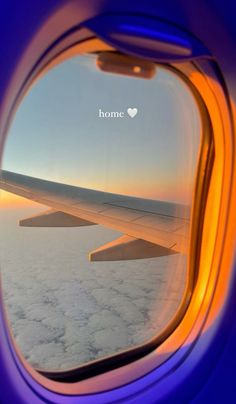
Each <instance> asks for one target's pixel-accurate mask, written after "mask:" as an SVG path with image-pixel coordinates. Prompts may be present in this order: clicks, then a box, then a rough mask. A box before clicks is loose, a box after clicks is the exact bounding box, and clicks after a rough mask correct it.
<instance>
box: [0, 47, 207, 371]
mask: <svg viewBox="0 0 236 404" xmlns="http://www.w3.org/2000/svg"><path fill="white" fill-rule="evenodd" d="M136 71H137V73H138V68H136ZM128 111H129V112H130V115H131V116H130V115H129V114H128ZM135 113H136V115H135ZM133 115H135V116H133ZM200 126H201V123H200V116H199V113H198V109H197V106H196V103H195V100H194V99H193V96H192V94H191V93H190V91H189V89H188V88H187V86H186V85H185V84H184V83H183V82H182V81H181V80H180V79H179V78H178V77H177V76H176V75H175V74H174V73H172V72H171V71H169V70H167V69H165V68H164V67H163V68H160V67H159V66H158V67H157V68H156V72H155V75H154V76H153V77H152V78H151V79H144V78H140V77H139V78H136V77H130V76H127V75H120V74H112V73H111V72H104V71H102V70H100V69H99V68H98V67H97V56H96V55H82V56H78V57H74V58H73V59H70V60H67V61H65V62H64V63H62V64H60V65H58V66H57V67H55V68H54V69H52V70H51V71H49V72H48V73H47V74H46V75H45V76H44V77H43V78H41V79H40V80H39V81H38V82H37V83H36V84H35V85H34V86H33V87H32V89H31V91H30V92H29V93H28V94H27V96H26V97H25V98H24V100H23V101H22V103H21V105H20V107H19V109H18V111H17V113H16V116H15V119H14V121H13V123H12V126H11V129H10V131H9V135H8V139H7V142H6V146H5V151H4V156H3V169H4V170H7V171H12V172H14V173H21V174H24V175H27V176H31V177H35V178H41V179H46V180H50V181H54V182H58V183H63V184H70V185H74V186H77V187H82V188H85V189H89V190H91V189H92V190H99V191H104V192H106V193H107V195H108V196H107V198H108V200H109V201H110V199H109V198H111V196H110V193H113V194H118V195H119V196H118V197H116V196H113V197H112V201H113V202H109V203H107V202H106V201H105V202H104V201H103V205H102V206H103V209H100V207H101V205H99V206H98V205H97V202H96V200H95V199H96V198H95V199H93V198H94V197H93V196H92V197H91V198H89V197H88V196H87V197H86V198H87V199H86V200H85V201H82V202H81V200H80V201H77V202H76V203H82V204H83V209H84V210H85V211H86V212H87V214H88V215H93V214H95V216H91V217H93V220H92V219H91V220H92V221H93V222H95V223H96V224H97V225H96V226H94V225H91V226H82V227H64V228H63V227H21V226H19V225H18V221H19V220H21V219H24V218H27V217H31V216H32V215H34V214H36V213H38V212H44V211H46V210H47V209H48V207H47V206H43V205H39V204H37V203H35V202H33V201H29V200H26V199H24V198H21V197H19V196H14V195H13V194H10V193H7V192H4V191H1V196H2V198H1V199H2V203H1V210H0V217H1V229H2V230H1V234H0V242H1V268H2V276H3V291H4V298H5V304H6V308H7V313H8V316H9V322H10V325H11V328H12V330H13V334H14V336H15V340H16V343H17V345H18V346H19V348H20V350H21V352H22V353H23V355H24V356H25V358H26V359H27V360H28V361H29V362H30V363H31V364H32V365H33V366H34V367H37V368H41V369H47V370H49V369H50V370H61V369H69V368H72V367H76V366H79V365H82V364H85V363H87V362H89V361H91V360H95V359H98V358H104V357H106V356H108V355H112V354H114V353H117V352H121V351H123V350H124V349H127V348H131V347H135V346H137V345H140V344H144V343H147V342H148V341H149V339H150V338H153V337H154V336H156V335H157V334H158V333H160V332H161V331H162V330H163V328H164V327H165V326H167V324H168V323H169V322H170V320H171V319H172V317H173V316H174V315H175V313H176V311H177V309H178V308H179V305H180V302H181V299H182V298H183V294H184V290H185V287H186V281H187V276H186V275H187V266H186V264H187V250H188V241H187V246H186V248H184V247H183V244H184V241H183V242H182V241H181V240H182V238H183V237H186V238H187V239H188V237H189V233H188V230H189V226H188V225H189V214H190V209H191V204H192V199H193V186H194V178H195V173H196V168H197V155H198V149H199V142H200V131H201V130H200V129H201V128H200ZM120 195H121V196H120ZM128 197H131V198H128ZM49 199H50V198H49ZM160 201H161V202H160ZM108 205H109V206H108ZM81 206H82V205H80V208H81ZM49 208H50V204H49ZM99 209H100V210H99ZM94 212H95V213H94ZM102 212H103V213H102ZM104 216H105V217H106V221H105V222H101V220H103V219H101V218H102V217H104ZM89 217H90V216H89ZM96 220H97V221H96ZM127 221H128V224H127ZM121 222H122V226H123V227H122V226H121ZM104 223H105V225H104ZM124 223H125V225H124ZM101 224H102V225H101ZM121 227H122V228H125V229H126V231H121ZM157 233H158V237H159V238H158V237H157V236H156V234H157ZM124 234H125V235H128V236H129V237H132V239H129V242H130V240H131V244H130V243H128V244H123V245H122V247H121V248H120V249H118V252H117V250H116V251H115V253H114V252H112V253H111V251H110V250H109V251H108V249H107V248H106V247H105V248H104V249H106V253H105V255H102V259H103V260H102V261H99V260H95V261H92V262H91V261H89V254H90V253H91V252H94V251H95V250H97V249H98V248H99V247H101V246H104V245H106V244H107V243H110V242H111V241H113V240H117V239H118V238H119V237H121V236H122V235H124ZM153 234H155V237H154V236H153ZM137 239H138V244H135V243H134V242H135V241H136V240H137ZM157 239H158V240H159V242H157V241H156V240H157ZM171 240H174V242H173V243H171ZM150 243H152V244H150ZM118 244H119V243H118ZM157 245H158V248H156V246H157ZM176 246H178V247H176ZM182 247H183V248H182ZM150 248H151V249H152V252H151V253H150ZM99 254H100V252H99V253H98V254H97V253H96V254H94V255H93V256H92V257H94V258H95V259H97V258H98V259H101V255H99ZM114 254H115V255H114ZM147 256H148V257H147ZM99 257H100V258H99ZM104 257H105V258H104ZM114 257H115V260H114ZM121 258H123V259H121ZM104 259H105V260H104Z"/></svg>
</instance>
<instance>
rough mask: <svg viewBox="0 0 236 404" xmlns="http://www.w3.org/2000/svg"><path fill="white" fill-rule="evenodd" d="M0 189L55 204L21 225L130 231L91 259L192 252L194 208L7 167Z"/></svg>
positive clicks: (142, 256) (0, 180)
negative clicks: (21, 172)
mask: <svg viewBox="0 0 236 404" xmlns="http://www.w3.org/2000/svg"><path fill="white" fill-rule="evenodd" d="M0 188H1V189H3V190H5V191H8V192H11V193H13V194H16V195H19V196H22V197H24V198H27V199H30V200H32V201H35V202H38V203H40V204H43V205H46V206H48V207H50V208H51V209H50V210H47V211H46V212H43V213H41V214H38V215H35V216H33V217H30V218H27V219H23V220H20V222H19V224H20V226H34V227H45V226H46V227H65V226H88V225H94V224H99V225H102V226H106V227H109V228H111V229H115V230H117V231H119V232H121V233H123V234H124V235H123V236H121V237H119V238H118V239H116V240H113V241H111V242H110V243H107V244H106V245H104V246H101V247H99V248H98V249H97V250H95V251H92V252H91V253H90V260H91V261H104V260H105V261H106V260H109V261H110V260H122V259H138V258H148V257H156V256H163V255H170V254H174V253H178V252H180V253H186V252H187V248H188V239H189V237H188V236H189V216H190V209H189V207H188V206H185V205H180V204H175V203H170V202H163V201H156V200H149V199H143V198H136V197H131V196H126V195H119V194H113V193H108V192H102V191H97V190H92V189H86V188H81V187H77V186H72V185H66V184H62V183H56V182H51V181H46V180H43V179H39V178H33V177H29V176H26V175H22V174H16V173H12V172H10V171H5V170H1V171H0Z"/></svg>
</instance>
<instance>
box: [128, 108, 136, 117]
mask: <svg viewBox="0 0 236 404" xmlns="http://www.w3.org/2000/svg"><path fill="white" fill-rule="evenodd" d="M127 112H128V114H129V116H130V118H134V117H135V115H137V113H138V110H137V108H128V109H127Z"/></svg>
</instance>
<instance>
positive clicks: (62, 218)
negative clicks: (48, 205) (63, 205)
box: [19, 209, 96, 227]
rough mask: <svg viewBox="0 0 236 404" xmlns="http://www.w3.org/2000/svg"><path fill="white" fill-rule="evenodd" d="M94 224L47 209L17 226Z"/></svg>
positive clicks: (22, 220)
mask: <svg viewBox="0 0 236 404" xmlns="http://www.w3.org/2000/svg"><path fill="white" fill-rule="evenodd" d="M95 224H96V223H92V222H89V221H88V220H84V219H81V218H79V217H76V216H72V215H69V214H68V213H65V212H60V211H56V210H54V209H49V210H47V211H46V212H43V213H39V214H37V215H34V216H31V217H28V218H26V219H21V220H20V221H19V225H20V226H23V227H81V226H92V225H95Z"/></svg>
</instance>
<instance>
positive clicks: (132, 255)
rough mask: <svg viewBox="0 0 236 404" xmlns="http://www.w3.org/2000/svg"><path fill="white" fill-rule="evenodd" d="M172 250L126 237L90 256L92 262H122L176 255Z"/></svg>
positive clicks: (93, 252) (106, 245)
mask: <svg viewBox="0 0 236 404" xmlns="http://www.w3.org/2000/svg"><path fill="white" fill-rule="evenodd" d="M175 253H176V252H175V251H173V250H172V249H171V248H166V247H162V246H160V245H157V244H154V243H150V242H149V241H145V240H141V239H136V238H134V237H131V236H128V235H124V236H121V237H119V238H118V239H116V240H113V241H111V242H110V243H107V244H105V245H103V246H101V247H99V248H97V249H96V250H94V251H92V252H91V253H90V254H89V259H90V261H121V260H137V259H144V258H154V257H161V256H166V255H171V254H175Z"/></svg>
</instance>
